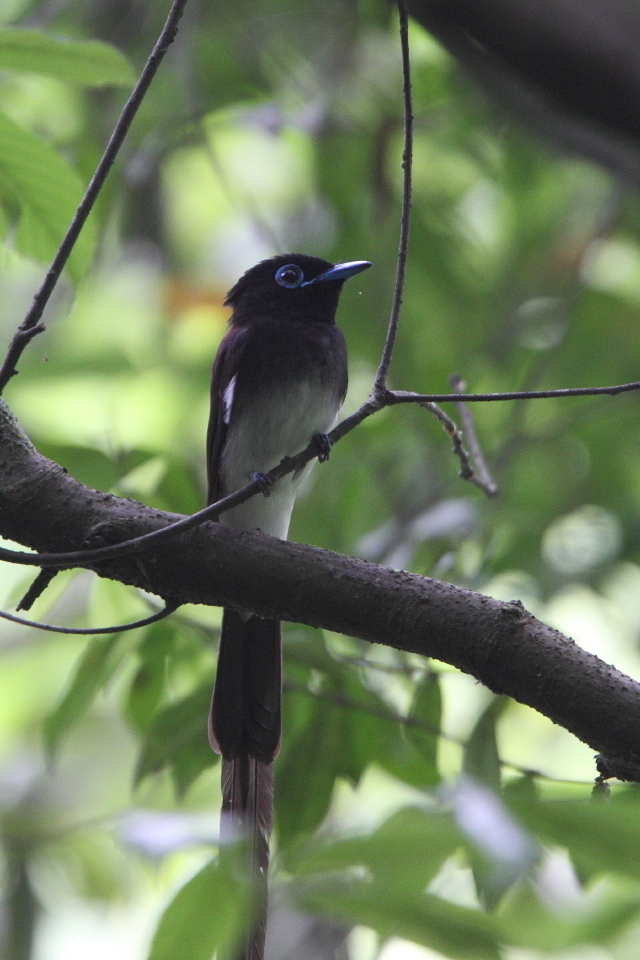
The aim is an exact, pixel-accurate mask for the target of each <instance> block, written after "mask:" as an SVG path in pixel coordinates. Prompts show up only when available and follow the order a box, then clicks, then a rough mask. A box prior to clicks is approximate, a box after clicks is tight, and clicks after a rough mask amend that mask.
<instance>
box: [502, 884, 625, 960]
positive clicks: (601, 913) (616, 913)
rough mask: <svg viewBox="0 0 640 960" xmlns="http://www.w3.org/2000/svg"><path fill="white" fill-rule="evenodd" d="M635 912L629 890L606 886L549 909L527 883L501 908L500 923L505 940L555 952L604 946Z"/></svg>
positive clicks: (516, 890) (616, 935)
mask: <svg viewBox="0 0 640 960" xmlns="http://www.w3.org/2000/svg"><path fill="white" fill-rule="evenodd" d="M639 912H640V905H639V904H638V898H637V896H635V895H634V894H633V892H632V891H629V892H626V893H625V892H623V891H621V890H619V889H618V890H614V889H612V887H607V888H603V889H600V890H599V891H598V890H596V891H593V892H592V893H591V894H590V896H589V898H588V899H587V898H585V899H584V900H582V901H577V902H576V903H574V904H572V905H569V904H564V905H563V907H562V909H549V908H547V907H546V906H545V905H544V904H543V903H542V902H541V900H540V897H539V896H538V895H537V893H536V892H535V891H534V890H532V889H531V887H530V886H529V885H528V884H521V885H520V886H519V887H517V888H516V889H515V890H514V891H513V893H512V894H511V895H510V896H509V897H508V898H507V899H506V901H505V903H504V905H503V906H502V907H501V910H500V924H501V927H502V929H503V936H504V939H505V942H508V943H510V944H513V945H517V946H518V947H523V948H525V949H529V950H542V951H545V952H553V953H554V954H555V953H556V952H560V951H562V950H569V949H570V948H571V947H576V946H579V945H581V944H587V943H588V944H602V945H605V946H606V945H607V944H609V943H610V942H611V940H613V939H615V938H616V937H618V936H619V935H620V934H621V933H622V932H623V931H624V929H625V927H627V926H628V925H629V923H630V922H631V921H633V920H634V918H636V917H637V916H638V913H639Z"/></svg>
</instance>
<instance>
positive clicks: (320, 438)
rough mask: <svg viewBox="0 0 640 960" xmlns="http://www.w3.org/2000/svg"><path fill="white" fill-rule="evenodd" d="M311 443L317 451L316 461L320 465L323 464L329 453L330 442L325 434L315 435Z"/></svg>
mask: <svg viewBox="0 0 640 960" xmlns="http://www.w3.org/2000/svg"><path fill="white" fill-rule="evenodd" d="M313 442H314V443H315V445H316V447H317V449H318V460H319V461H320V463H325V461H327V460H328V459H329V454H330V453H331V440H329V437H328V436H327V435H326V433H316V434H314V436H313Z"/></svg>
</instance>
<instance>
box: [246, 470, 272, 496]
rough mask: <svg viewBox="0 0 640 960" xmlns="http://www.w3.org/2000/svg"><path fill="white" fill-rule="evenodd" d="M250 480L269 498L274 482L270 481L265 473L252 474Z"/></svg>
mask: <svg viewBox="0 0 640 960" xmlns="http://www.w3.org/2000/svg"><path fill="white" fill-rule="evenodd" d="M249 480H251V481H252V483H257V484H258V486H259V487H260V490H261V491H262V493H263V494H264V496H265V497H268V496H269V494H270V493H271V487H272V486H273V480H269V477H268V476H267V475H266V474H265V473H250V474H249Z"/></svg>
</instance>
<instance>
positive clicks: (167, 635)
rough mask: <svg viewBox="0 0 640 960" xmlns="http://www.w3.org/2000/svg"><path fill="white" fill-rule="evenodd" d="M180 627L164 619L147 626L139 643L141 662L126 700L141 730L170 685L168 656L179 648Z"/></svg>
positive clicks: (128, 711)
mask: <svg viewBox="0 0 640 960" xmlns="http://www.w3.org/2000/svg"><path fill="white" fill-rule="evenodd" d="M176 632H177V627H176V625H175V624H174V623H172V622H170V621H166V620H161V621H160V623H154V624H153V625H152V626H151V627H149V628H148V629H147V630H145V634H144V638H143V640H142V642H141V644H140V646H139V647H138V650H137V654H138V656H139V658H140V665H139V667H138V669H137V670H136V672H135V674H134V676H133V679H132V681H131V686H130V687H129V691H128V694H127V697H126V700H125V705H124V707H125V715H126V718H127V720H128V722H129V723H130V724H131V726H132V727H133V729H134V730H136V731H137V732H138V733H144V732H145V731H146V730H147V729H148V728H149V726H150V725H151V723H152V722H153V718H154V716H155V714H156V711H157V709H158V707H159V705H160V703H161V701H162V698H163V693H164V690H165V685H166V671H167V657H168V656H169V654H171V653H173V652H174V650H175V640H176Z"/></svg>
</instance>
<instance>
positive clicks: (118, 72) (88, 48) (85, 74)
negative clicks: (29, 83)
mask: <svg viewBox="0 0 640 960" xmlns="http://www.w3.org/2000/svg"><path fill="white" fill-rule="evenodd" d="M0 70H24V71H26V72H28V73H41V74H45V75H46V76H48V77H57V78H58V79H59V80H68V81H70V82H71V83H78V84H81V85H82V86H85V87H103V86H107V85H111V86H114V85H115V86H133V84H134V83H135V75H134V73H133V70H132V68H131V64H130V63H129V61H128V60H127V58H126V57H125V56H124V55H123V54H122V53H120V51H119V50H116V49H115V47H111V46H109V45H108V44H106V43H101V42H100V41H99V40H70V39H68V38H67V37H56V36H51V35H50V34H46V33H42V32H41V31H39V30H26V29H23V28H20V27H3V28H2V29H0Z"/></svg>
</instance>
